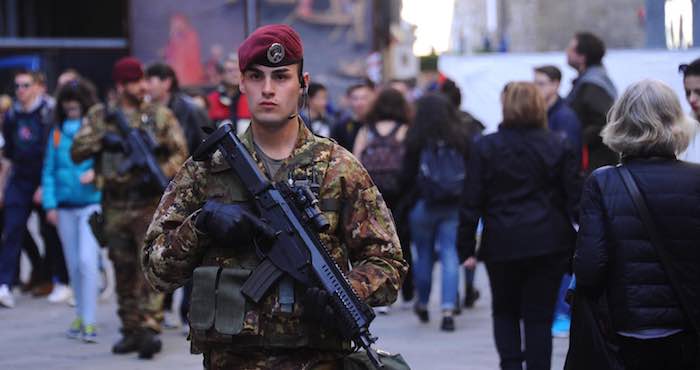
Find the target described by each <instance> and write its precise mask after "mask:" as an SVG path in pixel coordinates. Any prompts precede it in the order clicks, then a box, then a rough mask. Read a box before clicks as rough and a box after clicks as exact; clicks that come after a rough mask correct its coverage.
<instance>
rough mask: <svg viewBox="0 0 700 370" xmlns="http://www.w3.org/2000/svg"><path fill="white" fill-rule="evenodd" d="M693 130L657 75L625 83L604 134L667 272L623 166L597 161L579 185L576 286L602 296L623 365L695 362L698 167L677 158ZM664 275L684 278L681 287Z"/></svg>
mask: <svg viewBox="0 0 700 370" xmlns="http://www.w3.org/2000/svg"><path fill="white" fill-rule="evenodd" d="M690 135H691V124H690V122H689V120H688V119H686V116H685V115H684V113H683V111H682V109H681V106H680V103H679V101H678V98H677V97H676V95H675V93H674V92H673V90H672V89H671V88H670V87H668V86H667V85H666V84H664V83H663V82H660V81H654V80H644V81H641V82H638V83H635V84H633V85H632V86H630V87H629V88H628V89H627V91H625V93H624V94H623V95H622V97H621V98H620V100H619V101H617V102H616V103H615V105H614V106H613V107H612V109H611V111H610V113H609V115H608V124H607V126H606V127H605V129H604V130H603V131H602V133H601V136H602V138H603V142H604V143H605V144H606V145H607V146H608V147H610V149H612V150H613V151H615V152H617V153H618V154H619V155H620V158H621V163H622V166H623V167H624V168H626V169H627V170H629V172H630V173H631V175H632V179H633V181H634V182H635V183H636V184H637V187H638V188H639V191H640V193H641V195H642V197H643V198H644V200H645V202H646V204H647V208H648V209H649V213H650V215H651V217H650V218H651V219H652V221H653V223H652V224H653V225H654V226H655V229H657V230H658V234H659V236H660V238H659V239H660V240H661V243H658V244H660V245H661V248H663V249H662V250H664V251H666V252H667V253H668V255H669V256H670V257H671V262H672V269H671V270H667V269H666V266H665V264H662V262H661V260H660V258H659V255H658V253H657V249H656V247H655V245H653V244H652V243H651V241H650V236H649V235H650V234H649V232H648V231H649V230H650V228H648V227H645V226H644V222H643V221H642V218H641V217H640V213H639V211H638V209H637V208H636V207H635V203H634V202H633V198H632V197H631V196H630V194H629V193H628V192H627V189H626V186H625V183H624V182H623V177H622V176H621V173H619V171H620V169H617V168H615V167H612V166H608V167H603V168H600V169H598V170H596V171H594V172H593V173H592V174H591V176H590V177H589V178H588V179H587V181H586V183H585V185H584V190H583V195H582V198H581V216H580V230H579V238H578V243H577V248H576V254H575V257H574V272H575V274H576V278H577V284H578V285H577V290H578V289H579V288H581V289H582V291H585V292H587V293H588V294H590V295H592V296H596V295H597V296H600V294H605V295H606V297H607V300H608V304H609V311H610V315H611V319H612V327H613V329H614V333H615V335H616V336H615V337H614V338H613V339H614V340H615V341H617V343H618V344H619V346H620V355H621V357H622V360H623V362H624V364H625V369H626V370H642V369H654V370H659V369H674V370H683V369H695V368H696V366H697V355H698V352H697V337H696V334H695V330H694V329H693V327H692V325H691V319H694V321H695V322H697V321H699V319H700V310H699V309H698V307H700V294H699V293H698V292H700V232H699V231H700V165H697V164H692V163H688V162H683V161H679V160H678V159H677V158H676V155H677V154H678V153H681V152H682V151H683V150H685V149H686V147H687V146H688V141H689V139H690ZM669 273H671V275H669ZM668 276H679V277H681V279H682V280H681V283H682V286H681V288H680V289H679V290H676V289H674V287H673V286H672V285H671V283H670V280H669V277H668ZM577 294H578V293H577ZM683 299H687V300H689V302H690V303H691V306H692V307H693V309H692V311H691V312H684V309H683V307H682V306H681V300H683ZM575 335H576V334H575V333H573V332H572V339H573V337H574V336H575Z"/></svg>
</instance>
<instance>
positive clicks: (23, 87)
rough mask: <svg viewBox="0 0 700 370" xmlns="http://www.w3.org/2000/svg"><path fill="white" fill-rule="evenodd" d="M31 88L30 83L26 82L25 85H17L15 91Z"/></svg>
mask: <svg viewBox="0 0 700 370" xmlns="http://www.w3.org/2000/svg"><path fill="white" fill-rule="evenodd" d="M30 86H32V84H31V83H30V82H25V83H21V84H18V83H16V84H15V90H19V89H28V88H29V87H30Z"/></svg>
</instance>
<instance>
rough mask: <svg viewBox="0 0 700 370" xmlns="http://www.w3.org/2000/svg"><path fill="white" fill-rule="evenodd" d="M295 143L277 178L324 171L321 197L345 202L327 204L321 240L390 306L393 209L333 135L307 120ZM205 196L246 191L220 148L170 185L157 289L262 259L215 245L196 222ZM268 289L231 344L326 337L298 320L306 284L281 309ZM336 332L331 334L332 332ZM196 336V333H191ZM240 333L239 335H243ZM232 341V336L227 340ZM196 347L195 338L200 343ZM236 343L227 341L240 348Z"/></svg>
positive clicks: (364, 289)
mask: <svg viewBox="0 0 700 370" xmlns="http://www.w3.org/2000/svg"><path fill="white" fill-rule="evenodd" d="M299 127H300V129H299V135H298V139H297V144H296V147H295V149H294V150H293V152H292V155H291V156H290V157H289V158H287V159H286V160H285V161H284V163H283V164H282V167H281V168H280V170H279V171H278V172H277V174H276V175H275V178H273V179H272V180H274V181H276V182H277V181H283V180H286V179H289V178H292V179H310V178H311V176H313V173H314V172H315V173H316V175H320V176H321V181H320V182H319V184H320V190H319V199H320V202H321V203H322V204H323V203H324V202H325V203H329V202H328V200H333V199H334V200H340V202H336V203H340V204H342V206H341V207H339V208H338V209H333V210H328V209H323V208H324V207H321V208H322V210H323V211H324V215H325V216H326V217H327V218H328V221H329V222H330V225H331V227H330V228H329V230H328V231H327V232H325V233H321V234H320V238H321V241H322V242H323V243H324V245H325V246H326V248H327V249H328V250H329V252H330V254H331V256H332V257H333V258H334V259H335V261H336V262H337V263H338V266H340V267H341V268H342V269H343V270H345V271H344V272H345V273H346V275H347V277H348V279H349V281H350V284H351V285H352V287H353V289H354V290H355V291H356V292H357V293H358V296H359V297H360V298H362V299H364V300H365V301H366V302H367V303H368V304H370V305H387V304H389V303H391V302H393V301H394V300H395V299H396V296H397V291H398V290H399V288H400V286H401V282H402V279H403V276H404V274H405V273H406V271H407V264H406V262H405V261H404V259H403V256H402V254H401V247H400V244H399V240H398V237H397V235H396V230H395V227H394V222H393V219H392V216H391V213H390V212H389V210H388V209H387V207H386V205H385V204H384V200H383V199H382V196H381V194H380V193H379V191H378V190H377V187H376V186H375V185H374V184H373V183H372V180H371V179H370V177H369V175H368V174H367V172H366V171H365V169H364V168H363V167H362V165H361V164H360V163H359V162H358V161H357V159H355V158H354V157H353V156H352V154H350V153H349V152H348V151H346V150H345V149H343V148H342V147H340V146H339V145H337V144H335V143H334V142H333V141H331V140H329V139H324V138H320V137H316V136H314V135H313V134H312V133H311V132H310V131H309V130H308V129H307V128H306V126H305V125H304V124H303V123H300V125H299ZM241 140H242V142H243V144H244V145H245V146H246V147H247V148H248V151H249V152H250V153H251V154H252V156H253V158H254V159H255V160H256V162H257V163H258V166H259V168H260V170H261V171H262V172H263V173H265V169H264V165H263V163H262V162H261V160H260V158H259V156H258V155H257V154H256V152H255V150H253V149H252V148H253V144H252V131H251V129H250V128H249V129H248V131H246V132H245V133H244V134H242V135H241ZM207 199H216V200H218V201H222V202H229V203H235V202H246V201H248V199H249V194H248V193H247V191H246V190H245V189H244V188H243V187H242V185H241V183H240V181H239V180H238V178H237V176H236V175H235V173H234V172H233V170H231V169H230V168H229V166H228V165H227V164H226V163H225V162H224V160H223V156H222V155H221V153H220V152H218V151H217V152H215V153H214V155H213V156H212V158H211V159H210V160H209V161H206V162H194V161H192V159H191V158H190V159H189V160H188V161H187V162H186V163H185V164H184V166H183V168H182V169H181V170H180V172H179V173H178V174H177V175H176V176H175V178H174V179H173V181H172V182H171V183H170V185H169V186H168V189H167V190H166V192H165V194H164V195H163V198H162V199H161V202H160V205H159V206H158V209H157V211H156V213H155V215H154V219H153V221H152V223H151V225H150V227H149V230H148V232H147V234H146V246H145V253H144V254H143V256H144V257H143V260H142V262H143V264H144V266H143V269H144V272H145V273H146V276H147V279H148V280H149V281H150V282H151V283H152V284H153V285H154V286H155V287H156V288H158V289H160V290H165V291H168V290H172V289H175V288H176V287H178V286H180V285H182V284H183V283H184V282H185V281H186V280H187V279H189V278H190V277H191V276H192V273H193V270H194V269H195V268H196V267H198V266H221V267H234V268H245V269H253V268H254V267H255V266H256V265H257V263H258V262H259V259H258V257H257V255H256V253H255V251H254V249H253V247H252V246H249V245H237V246H216V245H213V243H211V242H210V239H209V238H208V237H207V235H205V234H204V233H202V232H201V231H200V230H198V229H196V228H195V219H196V217H197V215H198V214H199V210H200V208H201V207H202V205H203V204H204V203H205V201H206V200H207ZM270 291H271V293H268V295H267V296H266V297H265V298H263V300H262V301H261V302H260V303H259V304H254V303H252V302H246V308H245V321H244V326H243V330H242V332H241V333H240V335H238V337H244V338H250V339H251V340H247V339H246V340H245V341H234V342H233V343H241V342H246V343H256V341H255V340H254V339H256V338H255V337H263V338H265V339H270V338H274V337H285V338H291V340H289V341H286V342H285V343H282V344H279V345H276V344H274V343H272V342H275V341H274V340H272V341H271V342H270V341H263V342H265V343H267V344H270V343H272V344H271V345H269V346H268V345H264V346H267V347H273V348H275V347H286V348H295V347H312V348H313V347H314V345H312V344H311V342H314V341H306V340H297V339H299V338H302V337H308V336H309V335H311V336H313V335H318V336H319V338H317V339H321V340H323V339H324V338H325V337H326V334H327V333H325V329H321V330H320V331H321V333H316V334H313V333H314V332H318V331H319V330H318V328H315V329H313V328H311V326H310V325H306V323H305V322H303V321H300V315H301V311H302V309H303V307H301V304H300V300H301V297H303V295H302V294H303V292H304V289H303V287H299V286H295V289H294V291H295V296H296V303H295V304H294V308H293V312H292V313H291V314H289V313H282V312H281V310H280V304H279V299H278V297H277V294H275V293H274V292H275V291H276V289H271V290H270ZM331 335H332V334H331ZM194 339H195V341H196V337H195V338H194ZM241 339H242V338H241ZM229 343H231V342H229ZM195 345H196V343H195ZM237 346H238V344H230V347H233V348H229V350H231V349H233V350H235V349H236V347H237Z"/></svg>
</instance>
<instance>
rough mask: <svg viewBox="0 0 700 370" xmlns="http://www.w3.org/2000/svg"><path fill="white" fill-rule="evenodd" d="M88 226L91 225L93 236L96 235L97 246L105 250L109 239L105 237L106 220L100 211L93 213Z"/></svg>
mask: <svg viewBox="0 0 700 370" xmlns="http://www.w3.org/2000/svg"><path fill="white" fill-rule="evenodd" d="M88 224H90V230H92V234H93V235H95V240H97V244H99V245H100V247H102V248H105V247H106V246H107V237H106V235H105V218H104V216H103V215H102V213H101V212H98V211H95V212H93V213H92V214H91V215H90V217H89V218H88Z"/></svg>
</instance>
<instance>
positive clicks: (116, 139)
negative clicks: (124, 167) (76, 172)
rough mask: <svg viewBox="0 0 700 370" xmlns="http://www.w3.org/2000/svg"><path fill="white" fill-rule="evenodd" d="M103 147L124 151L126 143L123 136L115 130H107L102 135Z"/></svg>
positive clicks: (114, 150) (112, 150) (110, 150)
mask: <svg viewBox="0 0 700 370" xmlns="http://www.w3.org/2000/svg"><path fill="white" fill-rule="evenodd" d="M102 147H103V148H104V149H105V150H106V151H108V152H124V151H125V150H124V149H125V145H124V140H122V137H121V136H120V135H119V134H117V133H114V132H106V133H105V135H104V136H103V137H102Z"/></svg>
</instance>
